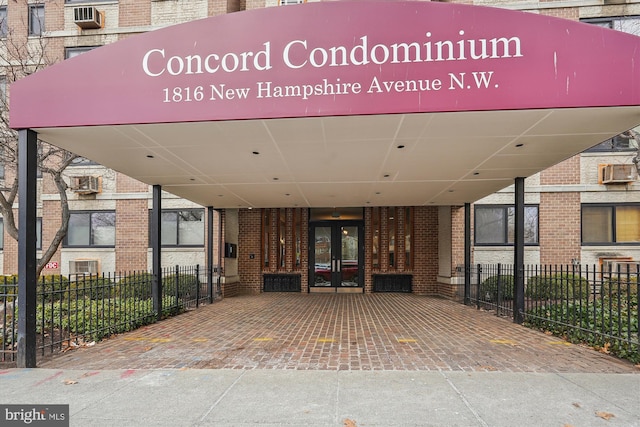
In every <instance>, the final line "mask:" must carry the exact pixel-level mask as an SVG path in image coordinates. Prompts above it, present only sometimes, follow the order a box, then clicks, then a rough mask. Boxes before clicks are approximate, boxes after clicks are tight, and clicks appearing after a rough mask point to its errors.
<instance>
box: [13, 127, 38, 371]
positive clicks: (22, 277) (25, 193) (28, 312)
mask: <svg viewBox="0 0 640 427" xmlns="http://www.w3.org/2000/svg"><path fill="white" fill-rule="evenodd" d="M37 170H38V134H37V133H36V132H34V131H32V130H31V129H21V130H20V131H18V183H19V187H18V201H19V207H18V225H19V227H20V228H19V230H18V343H17V344H18V346H17V366H18V368H35V367H36V304H37V298H36V296H37V290H36V285H37V282H38V277H37V276H36V271H37V257H36V204H37V190H36V182H37Z"/></svg>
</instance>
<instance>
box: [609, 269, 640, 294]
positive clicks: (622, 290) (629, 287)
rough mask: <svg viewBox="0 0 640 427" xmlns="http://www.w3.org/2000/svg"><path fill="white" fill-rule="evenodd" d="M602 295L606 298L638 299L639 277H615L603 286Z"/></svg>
mask: <svg viewBox="0 0 640 427" xmlns="http://www.w3.org/2000/svg"><path fill="white" fill-rule="evenodd" d="M602 293H603V295H605V296H612V297H614V298H615V297H618V296H620V298H622V299H626V298H627V296H629V297H632V298H633V297H636V299H637V297H638V276H630V277H629V278H628V279H627V276H625V275H621V276H620V277H613V278H611V279H610V280H607V281H606V282H604V283H603V284H602Z"/></svg>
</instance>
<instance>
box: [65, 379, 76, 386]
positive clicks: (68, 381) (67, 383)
mask: <svg viewBox="0 0 640 427" xmlns="http://www.w3.org/2000/svg"><path fill="white" fill-rule="evenodd" d="M72 384H78V381H76V380H64V385H72Z"/></svg>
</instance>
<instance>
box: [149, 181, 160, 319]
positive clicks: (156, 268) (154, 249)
mask: <svg viewBox="0 0 640 427" xmlns="http://www.w3.org/2000/svg"><path fill="white" fill-rule="evenodd" d="M151 253H152V261H151V263H152V266H151V269H152V272H153V282H152V285H151V295H152V298H153V310H154V311H155V312H156V315H157V316H158V320H160V319H162V186H161V185H154V186H153V210H152V212H151Z"/></svg>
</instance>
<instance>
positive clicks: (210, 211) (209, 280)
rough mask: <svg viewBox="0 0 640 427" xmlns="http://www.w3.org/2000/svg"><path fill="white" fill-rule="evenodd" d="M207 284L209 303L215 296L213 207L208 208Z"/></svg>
mask: <svg viewBox="0 0 640 427" xmlns="http://www.w3.org/2000/svg"><path fill="white" fill-rule="evenodd" d="M207 266H208V268H207V283H208V284H209V303H212V302H213V299H214V298H215V295H213V292H214V289H215V288H214V286H213V206H207Z"/></svg>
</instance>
